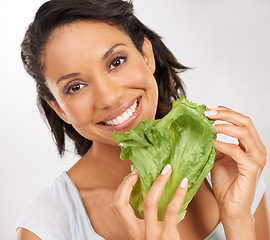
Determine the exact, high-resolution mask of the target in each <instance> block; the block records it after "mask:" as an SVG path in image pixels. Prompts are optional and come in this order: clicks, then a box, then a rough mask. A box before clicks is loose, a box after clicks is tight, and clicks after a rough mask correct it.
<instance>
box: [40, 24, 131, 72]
mask: <svg viewBox="0 0 270 240" xmlns="http://www.w3.org/2000/svg"><path fill="white" fill-rule="evenodd" d="M117 43H123V44H125V45H126V46H128V47H131V48H133V49H135V46H134V44H133V42H132V40H131V39H130V37H129V36H128V35H127V34H126V33H125V32H124V31H121V30H119V28H117V27H114V26H110V25H108V24H106V23H103V22H93V21H80V22H75V23H72V24H68V25H64V26H61V27H58V28H57V29H55V30H54V31H53V32H52V34H51V36H50V38H49V39H48V42H47V44H46V46H45V48H44V52H43V60H42V61H43V63H44V67H45V74H46V70H48V69H51V68H55V67H56V65H57V66H58V67H59V69H62V67H64V66H65V67H66V66H70V67H71V66H72V65H74V64H75V63H79V62H83V61H89V60H90V58H96V57H102V56H103V54H104V53H105V52H106V51H107V50H108V49H109V48H110V47H111V46H112V45H114V44H117Z"/></svg>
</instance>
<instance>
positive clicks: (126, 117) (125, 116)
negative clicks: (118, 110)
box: [122, 112, 129, 121]
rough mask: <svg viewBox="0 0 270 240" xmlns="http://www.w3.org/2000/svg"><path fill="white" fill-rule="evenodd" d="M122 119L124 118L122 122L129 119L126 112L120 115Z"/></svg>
mask: <svg viewBox="0 0 270 240" xmlns="http://www.w3.org/2000/svg"><path fill="white" fill-rule="evenodd" d="M122 117H123V118H124V121H127V120H128V119H129V115H128V113H126V112H124V113H123V114H122Z"/></svg>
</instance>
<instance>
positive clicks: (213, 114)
mask: <svg viewBox="0 0 270 240" xmlns="http://www.w3.org/2000/svg"><path fill="white" fill-rule="evenodd" d="M205 115H206V116H207V117H208V118H210V119H213V120H221V121H226V122H229V123H232V124H234V125H237V126H243V127H246V128H247V129H248V131H249V132H250V135H251V136H252V138H253V139H254V140H255V142H256V145H257V146H258V147H259V149H260V151H261V152H262V153H263V154H264V155H265V156H266V148H265V146H264V144H263V142H262V140H261V138H260V136H259V134H258V132H257V130H256V128H255V126H254V125H253V123H252V120H251V119H250V118H249V117H247V116H244V115H243V114H241V113H238V112H235V111H233V110H231V109H228V108H226V107H218V108H216V109H210V111H206V112H205Z"/></svg>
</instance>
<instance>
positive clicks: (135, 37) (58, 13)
mask: <svg viewBox="0 0 270 240" xmlns="http://www.w3.org/2000/svg"><path fill="white" fill-rule="evenodd" d="M81 20H83V21H85V20H89V21H100V22H105V23H107V24H109V25H111V26H114V27H117V28H118V29H120V30H121V31H123V32H124V33H126V34H127V35H128V36H130V38H131V39H132V41H133V43H134V45H135V47H136V48H137V49H138V51H139V52H142V45H143V42H144V38H147V39H149V40H150V41H151V43H152V46H153V52H154V56H155V61H156V70H155V73H154V76H155V79H156V81H157V85H158V89H159V98H158V106H157V113H156V119H159V118H162V117H163V116H164V115H165V114H167V113H168V112H169V111H170V110H171V107H172V99H177V98H179V96H181V95H183V96H185V89H184V84H183V82H182V80H181V79H180V77H179V76H178V73H180V72H182V71H184V70H186V69H188V68H187V67H185V66H183V65H182V64H180V63H179V62H178V61H177V59H176V58H175V57H174V55H173V54H172V53H171V51H170V50H169V49H168V48H167V47H166V46H165V45H164V43H163V42H162V40H161V37H160V36H159V35H157V34H156V33H155V32H153V31H152V30H150V29H149V28H148V27H146V26H145V25H144V24H142V23H141V22H140V21H139V20H138V19H137V18H136V17H135V16H134V14H133V5H132V2H131V1H122V0H51V1H48V2H46V3H44V4H43V5H42V6H41V7H40V8H39V10H38V11H37V13H36V16H35V18H34V21H33V22H32V23H31V24H30V25H29V27H28V29H27V31H26V34H25V36H24V39H23V42H22V44H21V57H22V61H23V64H24V67H25V69H26V71H27V72H28V73H29V74H30V75H31V76H32V77H33V78H34V79H35V81H36V88H37V94H38V96H37V104H38V107H39V110H40V112H41V113H42V114H43V116H45V117H46V119H47V122H48V124H49V126H50V128H51V132H52V135H53V137H54V139H55V141H56V145H57V148H58V152H59V154H60V155H63V153H64V151H65V138H66V136H68V137H69V138H70V139H72V140H73V141H74V144H75V150H76V152H77V153H78V154H79V155H81V156H83V155H84V154H85V153H86V152H87V151H88V150H89V148H90V147H91V145H92V141H91V140H89V139H86V138H84V137H83V136H81V135H80V134H79V133H78V132H77V131H76V130H75V129H74V128H73V126H72V125H70V124H67V123H66V122H64V121H63V120H62V119H61V118H60V117H58V115H57V114H56V113H55V111H54V110H53V109H52V108H51V107H50V106H49V105H48V103H47V101H46V100H53V101H56V100H55V98H54V96H53V95H52V93H51V92H50V90H49V89H48V87H47V86H46V80H45V76H44V66H43V65H42V62H41V55H42V53H43V51H44V49H45V47H46V43H47V41H48V38H49V36H50V34H51V33H52V31H54V30H55V29H56V28H58V27H60V26H63V25H65V24H70V23H73V22H76V21H81Z"/></svg>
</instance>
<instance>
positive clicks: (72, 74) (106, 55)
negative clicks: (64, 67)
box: [55, 43, 126, 85]
mask: <svg viewBox="0 0 270 240" xmlns="http://www.w3.org/2000/svg"><path fill="white" fill-rule="evenodd" d="M118 46H126V45H125V44H124V43H117V44H114V45H113V46H112V47H111V48H110V49H108V50H107V51H106V52H105V53H104V55H103V57H102V59H103V60H104V59H106V58H107V57H108V56H109V55H110V54H111V53H112V52H113V51H114V49H115V48H117V47H118ZM79 75H80V73H79V72H76V73H69V74H67V75H64V76H62V77H60V78H59V79H58V80H57V82H56V84H55V85H58V84H59V82H61V81H63V80H66V79H69V78H73V77H78V76H79Z"/></svg>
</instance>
